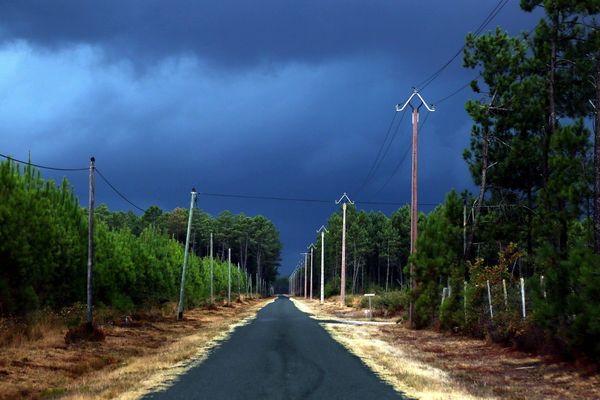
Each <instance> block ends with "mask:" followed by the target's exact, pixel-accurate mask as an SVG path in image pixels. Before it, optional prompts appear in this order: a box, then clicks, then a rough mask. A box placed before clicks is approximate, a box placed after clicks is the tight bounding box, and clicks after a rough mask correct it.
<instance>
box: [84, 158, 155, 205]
mask: <svg viewBox="0 0 600 400" xmlns="http://www.w3.org/2000/svg"><path fill="white" fill-rule="evenodd" d="M96 172H97V173H98V175H100V178H102V180H103V181H104V182H106V184H107V185H108V186H109V187H110V188H111V189H112V190H113V191H114V192H115V193H116V194H118V195H119V196H120V197H121V198H122V199H123V200H125V201H126V202H128V203H129V204H131V205H132V206H133V207H135V208H137V209H138V210H140V211H141V212H146V210H144V209H143V208H142V207H139V206H137V205H136V204H134V203H133V202H132V201H131V200H129V199H128V198H127V197H125V195H124V194H123V193H121V192H120V191H119V190H118V189H117V188H116V187H115V186H114V185H113V184H112V183H110V182H109V181H108V179H107V178H106V177H105V176H104V175H103V174H102V172H100V170H99V169H98V168H96Z"/></svg>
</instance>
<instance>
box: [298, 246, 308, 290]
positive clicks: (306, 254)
mask: <svg viewBox="0 0 600 400" xmlns="http://www.w3.org/2000/svg"><path fill="white" fill-rule="evenodd" d="M300 254H302V255H303V256H304V298H305V299H306V298H307V297H308V253H300Z"/></svg>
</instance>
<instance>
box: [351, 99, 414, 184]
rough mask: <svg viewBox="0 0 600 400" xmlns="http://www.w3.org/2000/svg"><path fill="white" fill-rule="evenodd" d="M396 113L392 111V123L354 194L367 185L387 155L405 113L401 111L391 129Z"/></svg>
mask: <svg viewBox="0 0 600 400" xmlns="http://www.w3.org/2000/svg"><path fill="white" fill-rule="evenodd" d="M396 114H398V112H397V111H394V118H392V123H391V124H390V126H389V128H388V131H387V134H386V135H385V139H384V140H383V143H382V144H381V147H380V148H379V152H378V153H377V157H375V162H374V163H373V165H372V166H371V169H370V170H369V173H368V174H367V177H366V178H365V180H364V181H363V183H362V185H361V186H360V188H359V189H358V190H356V191H355V193H356V194H360V193H361V192H362V191H363V189H364V188H365V187H366V186H367V184H368V183H369V182H370V181H371V180H372V178H373V176H374V175H375V171H377V169H378V168H379V167H380V166H381V163H382V162H383V160H385V157H386V156H387V154H388V152H389V150H390V148H391V146H392V143H394V140H395V139H396V136H397V135H398V131H399V129H400V126H401V125H402V121H403V120H404V115H405V114H406V113H404V112H402V116H401V117H400V120H399V121H398V125H396V128H395V129H393V125H394V120H395V119H396ZM392 131H393V132H394V133H393V134H392V136H391V139H390V140H389V142H388V137H389V135H390V132H392ZM386 143H387V146H386V145H385V144H386ZM384 148H385V150H383V149H384ZM382 151H383V154H382Z"/></svg>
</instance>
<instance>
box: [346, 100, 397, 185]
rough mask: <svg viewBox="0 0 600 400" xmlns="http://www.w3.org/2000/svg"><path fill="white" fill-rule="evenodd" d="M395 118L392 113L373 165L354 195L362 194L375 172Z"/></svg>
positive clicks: (395, 115) (395, 113)
mask: <svg viewBox="0 0 600 400" xmlns="http://www.w3.org/2000/svg"><path fill="white" fill-rule="evenodd" d="M397 116H398V113H397V112H396V111H394V116H393V117H392V121H391V122H390V126H388V129H387V132H386V134H385V138H384V139H383V143H381V146H380V147H379V151H378V152H377V156H376V157H375V161H373V165H371V168H370V169H369V172H368V173H367V176H366V177H365V179H364V181H363V182H362V184H361V185H360V187H359V188H358V190H356V193H360V192H362V190H363V189H364V187H365V186H366V185H367V182H368V181H369V178H371V175H372V174H373V172H374V171H375V169H376V166H377V163H378V162H379V157H380V156H381V151H382V150H383V148H384V147H385V144H386V142H387V140H388V137H389V136H390V132H391V131H392V127H393V126H394V122H395V121H396V117H397Z"/></svg>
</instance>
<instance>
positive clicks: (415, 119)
mask: <svg viewBox="0 0 600 400" xmlns="http://www.w3.org/2000/svg"><path fill="white" fill-rule="evenodd" d="M414 97H417V98H418V100H419V105H418V106H416V107H415V106H413V105H412V103H411V100H412V99H413V98H414ZM423 105H424V106H425V108H426V109H427V110H428V111H429V112H434V111H435V108H434V107H433V105H432V106H431V107H430V106H429V105H427V102H426V101H425V100H424V99H423V97H421V94H420V93H419V91H418V90H417V89H413V93H412V95H411V96H410V97H409V98H408V100H406V102H405V103H404V104H403V105H402V106H400V105H399V104H396V111H397V112H400V111H404V109H405V108H406V106H410V108H411V109H412V111H413V115H412V125H413V137H412V185H411V201H410V254H411V255H413V254H415V253H416V252H417V247H416V246H417V227H418V207H417V204H418V203H417V193H418V190H417V189H418V187H417V143H418V141H417V139H418V133H419V109H420V108H421V107H422V106H423ZM410 281H411V289H412V290H415V289H416V288H417V282H416V279H415V265H414V263H411V265H410ZM409 319H410V323H411V325H412V321H413V319H412V301H411V303H410V306H409Z"/></svg>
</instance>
